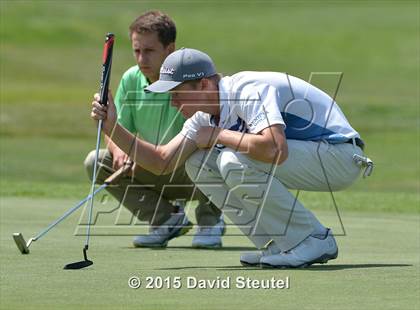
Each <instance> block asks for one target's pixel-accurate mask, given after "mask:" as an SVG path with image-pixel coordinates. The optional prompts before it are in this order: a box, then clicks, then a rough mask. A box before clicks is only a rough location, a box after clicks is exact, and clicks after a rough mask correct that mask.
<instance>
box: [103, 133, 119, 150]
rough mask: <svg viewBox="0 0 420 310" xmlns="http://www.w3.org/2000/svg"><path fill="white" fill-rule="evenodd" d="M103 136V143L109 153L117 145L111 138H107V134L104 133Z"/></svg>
mask: <svg viewBox="0 0 420 310" xmlns="http://www.w3.org/2000/svg"><path fill="white" fill-rule="evenodd" d="M104 136H105V143H106V145H107V149H108V151H109V152H110V153H114V150H115V148H117V147H118V146H117V145H116V144H115V143H114V142H112V140H111V139H110V138H109V136H108V135H104Z"/></svg>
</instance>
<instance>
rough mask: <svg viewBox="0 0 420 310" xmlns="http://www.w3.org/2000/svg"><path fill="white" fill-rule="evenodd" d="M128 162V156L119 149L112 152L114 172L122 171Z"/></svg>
mask: <svg viewBox="0 0 420 310" xmlns="http://www.w3.org/2000/svg"><path fill="white" fill-rule="evenodd" d="M127 160H128V155H127V154H126V153H124V152H123V151H122V150H121V149H120V148H119V147H115V148H114V149H113V150H112V168H113V169H114V170H118V169H120V168H121V167H122V166H123V165H124V163H125V162H126V161H127Z"/></svg>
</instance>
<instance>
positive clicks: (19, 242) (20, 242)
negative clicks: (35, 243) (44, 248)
mask: <svg viewBox="0 0 420 310" xmlns="http://www.w3.org/2000/svg"><path fill="white" fill-rule="evenodd" d="M13 239H14V240H15V242H16V246H17V247H18V249H19V251H20V252H21V253H22V254H29V248H28V246H27V245H26V241H25V239H24V238H23V236H22V234H21V233H14V234H13Z"/></svg>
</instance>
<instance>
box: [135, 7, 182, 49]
mask: <svg viewBox="0 0 420 310" xmlns="http://www.w3.org/2000/svg"><path fill="white" fill-rule="evenodd" d="M129 29H130V38H131V37H132V35H133V33H134V32H137V33H144V32H154V31H156V32H157V34H158V38H159V41H160V43H162V44H163V46H168V45H169V44H170V43H173V42H175V39H176V27H175V23H174V21H173V20H172V19H171V18H170V17H169V16H168V15H166V14H165V13H162V12H161V11H148V12H146V13H144V14H143V15H140V16H139V17H137V18H136V19H135V20H134V22H133V23H132V24H131V25H130V28H129Z"/></svg>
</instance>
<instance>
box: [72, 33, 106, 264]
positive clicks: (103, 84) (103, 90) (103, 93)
mask: <svg viewBox="0 0 420 310" xmlns="http://www.w3.org/2000/svg"><path fill="white" fill-rule="evenodd" d="M113 47H114V35H113V34H112V33H108V34H107V35H106V37H105V44H104V50H103V54H102V75H101V89H100V103H101V104H102V105H106V104H107V103H108V88H109V80H110V77H111V65H112V49H113ZM101 130H102V120H99V122H98V129H97V133H96V149H95V163H94V166H93V176H92V189H91V193H92V195H91V196H93V193H94V191H95V183H96V169H97V164H98V155H99V146H100V144H101ZM92 198H93V197H92ZM93 201H94V199H91V200H90V207H89V219H88V224H87V231H86V242H85V246H84V248H83V258H84V260H82V261H79V262H75V263H70V264H67V265H65V266H64V269H81V268H85V267H87V266H90V265H92V264H93V262H92V261H91V260H89V259H88V257H87V251H88V249H89V238H90V225H91V221H92V210H93Z"/></svg>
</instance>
